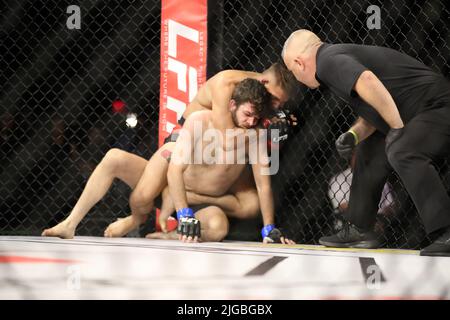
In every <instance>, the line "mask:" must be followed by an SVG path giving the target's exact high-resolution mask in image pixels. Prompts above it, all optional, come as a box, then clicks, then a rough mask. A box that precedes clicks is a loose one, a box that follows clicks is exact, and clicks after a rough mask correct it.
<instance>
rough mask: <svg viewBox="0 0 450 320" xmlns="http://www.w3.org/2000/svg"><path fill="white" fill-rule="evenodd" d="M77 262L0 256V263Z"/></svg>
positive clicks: (73, 261)
mask: <svg viewBox="0 0 450 320" xmlns="http://www.w3.org/2000/svg"><path fill="white" fill-rule="evenodd" d="M78 262H79V261H76V260H67V259H52V258H37V257H23V256H0V263H78Z"/></svg>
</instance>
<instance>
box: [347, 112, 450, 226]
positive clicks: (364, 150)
mask: <svg viewBox="0 0 450 320" xmlns="http://www.w3.org/2000/svg"><path fill="white" fill-rule="evenodd" d="M449 119H450V106H445V107H441V108H438V109H434V110H432V111H427V112H424V113H422V114H419V115H417V116H415V117H414V118H413V119H411V121H409V122H408V123H407V124H406V125H405V128H404V130H403V133H402V135H401V136H400V138H399V139H398V140H396V141H394V143H393V144H392V145H391V147H390V148H389V150H388V154H386V152H385V135H384V134H382V133H380V132H378V131H377V132H375V133H374V134H373V135H371V136H370V137H368V138H367V139H366V140H364V141H363V142H361V143H360V144H359V145H358V147H357V148H356V163H355V168H354V172H353V180H352V185H351V188H350V200H349V208H348V211H347V214H346V219H347V220H348V221H350V222H351V223H353V224H355V225H356V226H357V227H359V228H361V229H363V230H371V229H372V228H373V225H374V223H375V219H376V214H377V211H378V203H379V202H380V198H381V193H382V190H383V186H384V184H385V182H386V179H387V176H388V175H389V173H390V172H391V171H392V169H394V170H395V171H396V172H397V173H398V175H399V177H400V179H401V180H402V182H403V184H404V186H405V188H406V190H407V191H408V194H409V195H410V196H411V199H412V200H413V202H414V204H415V206H416V208H417V210H418V212H419V214H420V217H421V218H422V221H423V223H424V226H425V230H426V231H427V233H432V232H434V231H436V230H438V229H441V228H444V227H447V226H450V197H449V195H448V193H447V189H448V186H446V185H444V183H443V181H442V180H441V178H440V176H439V174H438V172H437V170H436V168H435V167H434V165H433V163H432V161H433V160H434V159H437V158H448V157H449V155H450V121H449Z"/></svg>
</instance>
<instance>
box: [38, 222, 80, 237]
mask: <svg viewBox="0 0 450 320" xmlns="http://www.w3.org/2000/svg"><path fill="white" fill-rule="evenodd" d="M41 235H42V236H44V237H60V238H63V239H72V238H73V237H74V236H75V228H74V227H71V226H69V222H68V221H67V220H64V221H63V222H60V223H58V224H57V225H56V226H54V227H52V228H50V229H45V230H44V231H43V232H42V234H41Z"/></svg>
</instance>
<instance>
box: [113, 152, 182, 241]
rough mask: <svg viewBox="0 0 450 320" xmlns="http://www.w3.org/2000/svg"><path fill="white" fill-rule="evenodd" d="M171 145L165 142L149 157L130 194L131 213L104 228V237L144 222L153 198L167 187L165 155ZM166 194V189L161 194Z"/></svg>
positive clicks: (114, 234)
mask: <svg viewBox="0 0 450 320" xmlns="http://www.w3.org/2000/svg"><path fill="white" fill-rule="evenodd" d="M173 146H174V143H167V144H165V145H164V146H162V147H161V148H160V149H159V150H158V151H156V153H155V154H153V156H152V157H151V158H150V160H149V161H148V163H147V164H146V166H145V170H144V171H143V173H142V176H141V177H140V179H139V182H138V183H137V184H136V187H135V188H134V189H133V191H132V193H131V195H130V208H131V215H129V216H128V217H126V218H123V219H119V220H117V221H115V222H113V223H111V224H110V225H109V226H108V227H107V228H106V230H105V233H104V236H105V237H123V236H125V235H126V234H127V233H129V232H131V231H132V230H134V229H136V228H137V227H139V226H140V225H141V224H142V223H144V222H145V220H146V218H147V214H149V213H150V211H151V210H152V209H153V201H154V199H155V198H156V197H157V196H158V195H159V194H160V193H161V192H162V190H163V189H164V188H165V187H167V178H166V175H167V169H168V165H169V162H168V161H167V156H168V155H170V152H171V150H172V148H173ZM167 195H168V191H167V193H165V194H164V195H163V196H165V197H167ZM166 210H167V209H166ZM169 214H170V213H169Z"/></svg>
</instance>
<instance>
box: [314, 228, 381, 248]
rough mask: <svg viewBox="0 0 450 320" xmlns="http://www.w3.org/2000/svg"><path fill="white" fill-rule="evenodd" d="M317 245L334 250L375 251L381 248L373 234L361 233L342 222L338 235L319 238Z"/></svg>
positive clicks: (378, 240) (375, 235)
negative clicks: (333, 248)
mask: <svg viewBox="0 0 450 320" xmlns="http://www.w3.org/2000/svg"><path fill="white" fill-rule="evenodd" d="M319 243H320V244H322V245H324V246H327V247H335V248H363V249H375V248H378V247H380V246H381V241H380V239H379V237H378V235H377V234H376V233H375V232H373V231H368V232H363V231H361V230H360V229H359V228H358V227H356V226H355V225H354V224H352V223H350V222H344V225H343V226H342V229H341V230H339V232H338V233H336V234H334V235H332V236H327V237H322V238H320V239H319Z"/></svg>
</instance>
